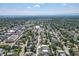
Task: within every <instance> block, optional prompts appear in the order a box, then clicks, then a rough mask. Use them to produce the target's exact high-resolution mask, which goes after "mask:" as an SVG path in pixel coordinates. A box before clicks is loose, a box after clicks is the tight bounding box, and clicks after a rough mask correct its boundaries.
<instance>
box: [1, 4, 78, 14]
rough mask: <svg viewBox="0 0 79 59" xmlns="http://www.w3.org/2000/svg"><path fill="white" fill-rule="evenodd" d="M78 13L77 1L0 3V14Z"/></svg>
mask: <svg viewBox="0 0 79 59" xmlns="http://www.w3.org/2000/svg"><path fill="white" fill-rule="evenodd" d="M62 14H79V3H0V15H62Z"/></svg>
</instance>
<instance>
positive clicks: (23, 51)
mask: <svg viewBox="0 0 79 59" xmlns="http://www.w3.org/2000/svg"><path fill="white" fill-rule="evenodd" d="M27 43H28V40H27V41H26V44H23V45H22V49H21V52H20V56H24V53H25V50H24V49H25V47H27Z"/></svg>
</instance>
